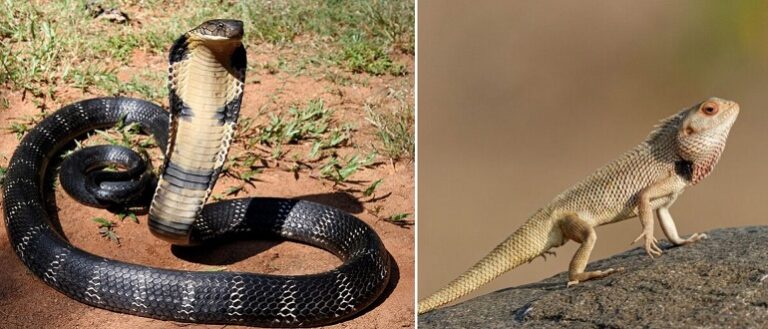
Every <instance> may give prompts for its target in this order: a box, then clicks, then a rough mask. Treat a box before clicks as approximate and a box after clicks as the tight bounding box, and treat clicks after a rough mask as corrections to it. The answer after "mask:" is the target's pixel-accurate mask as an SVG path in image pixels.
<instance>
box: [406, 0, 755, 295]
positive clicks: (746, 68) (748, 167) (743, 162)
mask: <svg viewBox="0 0 768 329" xmlns="http://www.w3.org/2000/svg"><path fill="white" fill-rule="evenodd" d="M418 7H419V8H418V33H419V35H418V51H419V56H418V70H419V72H418V74H419V77H418V91H419V96H418V109H419V110H418V115H419V119H418V129H419V130H418V131H419V139H418V150H419V168H418V172H419V175H418V184H419V185H418V186H419V189H418V200H419V206H418V263H419V264H418V282H419V284H418V296H419V299H421V298H424V297H426V296H427V295H428V294H431V293H433V292H434V291H436V290H437V289H439V288H440V287H442V286H444V285H445V284H447V283H448V282H449V281H450V280H452V279H453V278H455V277H456V276H458V275H459V274H461V273H462V272H463V271H464V270H466V269H467V268H469V267H470V266H471V265H473V264H474V263H475V262H476V261H478V260H479V259H480V258H481V257H482V256H484V255H485V254H486V253H488V252H489V251H490V250H491V249H492V248H493V247H494V246H496V245H497V244H498V243H499V242H501V241H502V240H503V239H505V238H506V237H507V236H508V235H510V234H511V233H512V232H513V231H514V230H516V229H517V228H518V227H519V226H520V225H521V224H522V223H523V222H524V221H525V220H526V219H527V218H528V216H530V215H531V214H532V213H533V212H534V211H536V210H537V209H538V208H539V207H542V206H544V205H546V204H547V203H548V202H549V201H550V200H551V199H552V198H554V197H555V196H556V195H557V194H558V193H560V192H561V191H563V190H564V189H567V188H568V187H570V186H571V185H572V184H574V183H576V182H577V181H579V180H581V179H582V178H583V177H585V176H586V175H588V174H590V173H591V172H592V171H594V170H595V169H597V168H598V167H600V166H602V165H603V164H605V163H607V162H609V161H611V160H613V159H614V158H616V157H618V156H619V155H620V154H621V153H623V152H624V151H626V150H628V149H629V148H631V147H633V146H635V145H636V144H638V143H640V142H641V141H642V140H643V139H644V138H645V136H646V135H647V134H648V133H649V132H650V131H651V129H652V127H653V125H654V124H656V123H657V122H658V121H659V120H660V119H662V118H665V117H667V116H669V115H671V114H673V113H675V112H677V111H679V110H681V109H682V108H684V107H688V106H691V105H693V104H695V103H698V102H700V101H702V100H704V99H705V98H707V97H710V96H718V97H722V98H727V99H731V100H735V101H737V102H738V103H739V104H740V105H741V114H740V116H739V119H738V121H737V122H736V124H735V126H734V127H733V130H731V135H730V138H729V141H728V146H727V147H726V150H725V153H724V155H723V158H722V159H721V161H720V163H719V165H718V167H717V168H716V169H715V171H714V172H713V174H712V175H711V176H710V177H708V178H707V179H705V180H704V181H703V182H702V183H700V184H699V185H697V186H694V187H693V188H689V189H688V190H687V191H686V192H685V193H684V194H683V195H682V196H681V197H680V198H679V199H678V200H677V202H676V203H675V205H674V206H673V207H672V208H671V212H672V215H673V217H674V218H675V220H676V222H677V224H678V229H679V231H680V232H681V234H684V235H688V234H690V233H693V232H702V231H707V230H710V229H714V228H718V227H728V226H745V225H765V224H768V218H766V217H768V216H767V215H766V213H768V202H766V201H767V200H766V193H765V189H766V186H768V172H766V170H765V168H766V166H767V165H766V162H767V161H768V130H767V129H766V126H768V111H767V110H768V89H767V88H766V86H768V2H765V1H729V2H724V1H698V0H695V1H694V0H690V1H674V2H673V1H642V2H638V1H578V2H569V1H515V2H507V1H473V2H464V1H450V2H445V1H419V4H418ZM655 227H656V229H655V230H656V235H657V237H660V238H661V237H663V234H662V232H661V229H660V228H659V226H658V222H656V223H655ZM640 233H641V226H640V223H639V220H638V219H630V220H627V221H624V222H620V223H615V224H611V225H608V226H603V227H599V228H598V229H597V234H598V240H597V245H596V248H595V250H594V252H593V253H592V257H591V260H593V261H594V260H597V259H601V258H605V257H608V256H611V255H613V254H616V253H618V252H622V251H624V250H627V249H629V248H635V247H638V245H634V246H630V242H631V241H632V240H633V239H634V238H635V237H636V236H637V235H639V234H640ZM704 243H706V242H704ZM576 247H577V244H575V243H574V242H569V243H568V244H566V245H565V246H563V247H561V248H559V249H556V250H555V251H557V257H555V258H551V257H549V258H548V259H547V261H543V260H542V259H541V258H538V259H537V260H535V261H533V262H532V263H531V264H527V265H523V266H521V267H519V268H517V269H515V270H512V271H510V272H508V273H507V274H505V275H503V276H502V277H500V278H498V279H496V280H495V281H493V282H492V283H491V284H488V285H486V286H484V287H483V288H481V289H480V290H478V291H476V292H475V293H473V294H472V295H470V296H469V297H473V296H478V295H480V294H485V293H488V292H491V291H494V290H498V289H501V288H505V287H510V286H516V285H520V284H524V283H528V282H534V281H538V280H540V279H543V278H546V277H549V276H551V275H554V274H556V273H559V272H562V271H565V270H567V266H568V262H569V261H570V259H571V257H572V256H573V253H574V252H575V250H576ZM662 257H663V256H662ZM648 261H650V260H648ZM465 299H466V298H465ZM462 300H464V299H462Z"/></svg>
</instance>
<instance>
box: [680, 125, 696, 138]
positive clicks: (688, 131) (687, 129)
mask: <svg viewBox="0 0 768 329" xmlns="http://www.w3.org/2000/svg"><path fill="white" fill-rule="evenodd" d="M695 132H696V130H695V129H693V127H691V126H690V125H686V126H685V128H684V129H683V134H684V135H685V136H688V135H692V134H693V133H695Z"/></svg>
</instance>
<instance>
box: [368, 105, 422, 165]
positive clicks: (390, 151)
mask: <svg viewBox="0 0 768 329" xmlns="http://www.w3.org/2000/svg"><path fill="white" fill-rule="evenodd" d="M390 94H392V95H394V98H395V99H396V100H397V102H395V103H394V104H385V103H384V102H383V101H382V100H381V99H373V100H369V101H367V102H366V103H365V105H364V108H365V112H366V115H367V117H366V119H367V120H368V122H369V123H370V124H371V125H373V126H374V127H375V128H376V137H377V138H378V141H379V144H378V145H377V149H378V150H379V151H380V152H381V153H382V154H384V155H386V156H388V157H389V158H390V159H393V160H399V159H403V158H407V159H412V158H413V156H414V153H415V145H416V139H415V133H414V127H413V123H414V115H415V114H414V113H415V111H414V108H413V105H412V104H413V103H411V102H409V101H407V100H406V99H405V96H404V95H403V94H402V93H400V92H397V91H395V90H390Z"/></svg>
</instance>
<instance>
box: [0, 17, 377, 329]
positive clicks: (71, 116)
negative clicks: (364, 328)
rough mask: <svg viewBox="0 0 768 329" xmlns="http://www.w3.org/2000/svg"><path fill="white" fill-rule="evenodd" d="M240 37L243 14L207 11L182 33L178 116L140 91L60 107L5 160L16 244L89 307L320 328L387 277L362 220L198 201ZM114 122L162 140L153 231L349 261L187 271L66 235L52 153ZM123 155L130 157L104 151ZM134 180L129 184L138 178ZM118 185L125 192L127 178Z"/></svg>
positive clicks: (237, 92)
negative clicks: (271, 269) (210, 15)
mask: <svg viewBox="0 0 768 329" xmlns="http://www.w3.org/2000/svg"><path fill="white" fill-rule="evenodd" d="M241 37H242V23H241V22H239V21H231V20H212V21H208V22H206V23H203V24H202V25H201V26H199V27H197V28H195V29H193V30H192V31H190V32H188V33H186V34H185V35H184V36H182V37H181V38H180V39H179V40H178V41H177V42H176V44H175V45H174V47H173V48H172V50H171V56H170V59H171V60H170V62H171V69H170V70H171V73H170V78H171V79H170V80H171V81H170V83H169V84H170V87H171V91H170V94H171V116H170V118H169V115H168V113H167V112H165V111H163V110H162V109H161V108H160V107H158V106H157V105H155V104H152V103H149V102H146V101H142V100H138V99H131V98H122V97H119V98H98V99H91V100H86V101H81V102H78V103H74V104H71V105H68V106H65V107H63V108H62V109H60V110H58V111H56V112H55V113H53V114H51V115H50V116H49V117H47V118H46V119H44V120H43V121H42V122H40V123H39V124H38V125H37V126H36V127H35V128H34V129H33V130H31V131H30V132H29V133H28V134H27V135H26V136H25V137H24V139H23V140H22V141H21V143H20V145H19V147H18V149H17V150H16V151H15V153H14V155H13V157H12V159H11V161H10V164H9V167H8V172H7V175H6V179H5V185H4V188H3V202H4V207H3V208H4V212H5V224H6V227H7V230H8V236H9V238H10V241H11V245H12V247H13V248H14V250H15V252H16V254H17V255H18V257H19V258H20V259H21V261H22V262H23V263H24V264H25V265H26V266H27V267H28V268H29V269H30V271H31V272H32V273H34V274H35V275H36V276H37V277H39V278H40V279H41V280H43V281H44V282H45V283H47V284H48V285H50V286H51V287H53V288H55V289H57V290H58V291H60V292H62V293H64V294H66V295H67V296H69V297H71V298H73V299H75V300H78V301H80V302H83V303H86V304H89V305H93V306H96V307H100V308H105V309H109V310H113V311H118V312H123V313H130V314H135V315H141V316H146V317H152V318H157V319H163V320H176V321H186V322H205V323H232V324H245V325H259V326H275V327H296V326H315V325H322V324H328V323H332V322H336V321H339V320H342V319H345V318H348V317H350V316H351V315H353V314H355V313H357V312H359V311H360V310H362V309H364V308H366V307H367V306H369V305H370V304H371V303H373V302H374V301H375V300H376V298H377V297H378V296H379V295H380V294H381V293H382V291H383V290H384V288H385V287H386V285H387V283H388V281H389V276H390V271H391V269H390V258H389V254H388V253H387V251H386V250H385V248H384V246H383V244H382V243H381V240H380V239H379V237H378V236H377V235H376V233H375V232H374V231H373V230H372V229H371V228H370V227H369V226H368V225H366V224H365V223H363V222H362V221H360V220H359V219H357V218H355V217H353V216H351V215H349V214H347V213H344V212H342V211H340V210H337V209H334V208H331V207H327V206H323V205H320V204H316V203H312V202H308V201H300V200H290V199H277V198H247V199H238V200H230V201H223V202H217V203H214V204H209V205H206V206H204V207H203V206H202V205H203V203H204V202H205V199H206V198H207V197H208V195H209V194H210V189H211V188H212V186H213V183H214V182H215V178H216V176H217V175H218V173H219V171H220V169H221V164H222V163H223V161H224V160H223V159H224V156H226V152H227V148H228V146H229V141H230V139H231V137H232V131H233V129H234V125H235V122H236V117H237V114H238V112H239V106H240V100H241V98H242V81H243V77H244V73H245V51H244V49H243V47H242V45H241V44H240V42H239V40H240V38H241ZM212 45H213V46H212ZM216 47H222V48H218V49H213V48H216ZM222 49H224V50H225V51H221V52H217V51H218V50H222ZM217 63H218V64H217ZM217 65H218V66H217ZM206 74H207V76H206ZM221 81H225V82H227V83H226V84H220V82H221ZM206 84H207V86H206ZM198 120H199V121H198ZM118 121H124V122H125V123H133V122H136V123H138V124H139V125H140V126H141V128H142V130H143V131H145V132H148V133H151V134H152V135H154V137H155V139H156V140H157V141H158V144H159V145H160V147H161V148H162V149H163V150H165V151H166V152H165V155H166V156H165V160H164V166H163V173H162V174H161V177H160V179H159V181H158V185H157V186H158V187H157V191H156V193H155V195H154V199H153V201H152V206H151V208H150V229H151V230H152V232H153V233H154V234H155V235H157V236H160V237H163V238H165V239H167V240H171V241H173V242H175V243H180V244H199V243H205V242H207V241H210V240H214V239H230V238H233V237H242V236H246V237H260V238H277V239H289V240H294V241H298V242H302V243H307V244H310V245H314V246H317V247H320V248H323V249H325V250H328V251H330V252H332V253H334V254H335V255H337V256H338V257H339V258H341V259H342V260H343V264H342V265H340V266H339V267H337V268H335V269H333V270H330V271H328V272H324V273H318V274H310V275H298V276H273V275H260V274H252V273H239V272H189V271H179V270H169V269H158V268H152V267H147V266H142V265H137V264H129V263H124V262H120V261H116V260H111V259H106V258H102V257H98V256H95V255H92V254H89V253H87V252H85V251H83V250H80V249H78V248H76V247H74V246H72V245H71V244H70V243H68V242H67V240H66V238H65V237H63V235H62V234H61V233H60V232H59V231H58V230H57V229H56V227H55V226H54V225H52V222H51V217H50V215H49V214H48V213H47V209H46V206H45V197H44V188H43V185H44V183H45V180H46V177H47V175H48V174H49V172H51V170H50V168H49V163H50V162H51V159H53V158H54V156H56V154H59V153H60V152H61V151H62V149H63V148H64V147H66V146H67V145H68V144H70V143H71V142H72V140H74V139H76V138H79V137H82V136H84V135H85V134H86V133H87V132H89V131H92V130H94V129H99V128H104V127H109V126H112V125H114V124H115V123H116V122H118ZM168 127H170V129H168ZM200 136H202V138H199V139H195V138H197V137H200ZM166 140H168V141H169V143H168V144H167V145H166V142H165V141H166ZM87 150H88V149H85V150H81V151H78V152H87ZM78 152H75V154H73V155H71V156H70V157H77V156H78ZM91 152H93V153H94V154H100V153H104V152H106V153H109V152H110V150H108V149H95V150H92V151H91ZM83 154H84V153H83ZM92 156H93V154H91V155H86V156H85V157H86V158H88V157H92ZM81 157H82V155H81ZM117 158H124V156H123V155H113V156H112V157H111V158H110V159H109V160H105V161H107V162H110V161H112V162H118V160H115V159H117ZM80 165H81V166H88V165H87V164H82V163H81V164H80ZM64 167H65V166H63V167H62V174H61V182H62V185H64V186H65V187H66V188H67V190H68V191H70V192H73V191H74V193H75V195H74V196H75V197H76V198H78V199H81V200H82V199H83V198H84V199H88V198H90V200H91V201H90V202H88V200H83V202H84V203H86V204H99V203H100V201H99V200H98V196H96V197H94V196H93V195H90V196H89V194H88V193H89V192H87V191H86V190H87V189H85V188H84V187H83V183H82V181H83V180H85V181H88V179H85V178H83V177H84V176H87V175H88V173H80V174H79V176H77V175H75V174H73V173H72V172H71V171H72V170H73V169H71V168H72V167H68V168H69V169H67V170H66V171H65V170H64ZM75 167H77V166H75ZM138 171H142V169H138ZM70 174H71V176H68V175H70ZM129 181H130V182H128V183H130V184H131V186H133V185H134V184H133V183H135V181H136V179H132V180H129ZM97 185H98V183H97ZM107 186H109V184H107ZM118 186H119V185H118ZM126 188H127V187H126ZM113 190H116V191H117V192H121V191H120V187H117V188H115V187H113ZM78 194H80V196H79V195H78ZM118 194H119V193H118ZM158 196H159V197H158ZM94 198H95V199H94Z"/></svg>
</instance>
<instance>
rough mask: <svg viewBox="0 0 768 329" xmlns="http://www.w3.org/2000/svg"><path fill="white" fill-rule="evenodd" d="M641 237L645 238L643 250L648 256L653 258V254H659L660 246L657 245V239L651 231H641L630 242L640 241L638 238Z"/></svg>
mask: <svg viewBox="0 0 768 329" xmlns="http://www.w3.org/2000/svg"><path fill="white" fill-rule="evenodd" d="M643 238H644V239H645V252H646V253H647V254H648V256H651V258H653V256H656V257H658V256H661V248H659V246H658V245H657V243H658V242H659V241H658V240H656V238H655V237H654V236H653V232H647V231H643V233H641V234H640V236H638V237H637V238H636V239H635V240H634V241H632V243H635V242H637V241H640V239H643Z"/></svg>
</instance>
